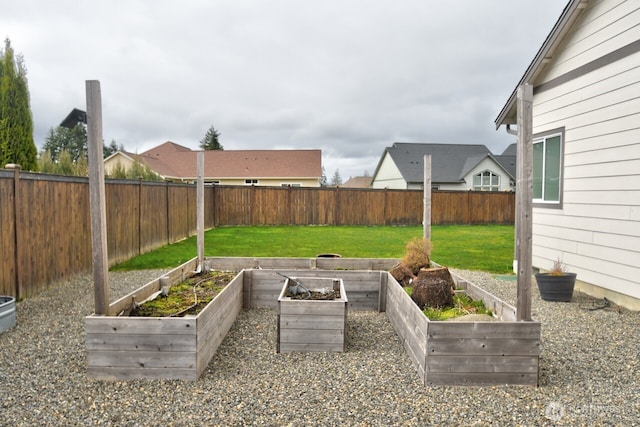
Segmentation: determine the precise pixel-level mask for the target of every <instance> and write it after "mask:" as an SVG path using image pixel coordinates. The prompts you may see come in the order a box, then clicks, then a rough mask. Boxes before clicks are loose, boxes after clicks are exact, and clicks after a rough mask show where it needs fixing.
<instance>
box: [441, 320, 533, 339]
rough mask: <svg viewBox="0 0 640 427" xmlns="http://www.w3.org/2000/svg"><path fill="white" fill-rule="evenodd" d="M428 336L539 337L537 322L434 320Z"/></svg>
mask: <svg viewBox="0 0 640 427" xmlns="http://www.w3.org/2000/svg"><path fill="white" fill-rule="evenodd" d="M429 338H435V339H438V338H451V339H453V338H485V339H488V338H514V339H539V338H540V323H539V322H434V321H431V322H430V323H429Z"/></svg>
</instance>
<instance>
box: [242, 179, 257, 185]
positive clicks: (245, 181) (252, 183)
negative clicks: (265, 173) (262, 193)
mask: <svg viewBox="0 0 640 427" xmlns="http://www.w3.org/2000/svg"><path fill="white" fill-rule="evenodd" d="M244 183H245V184H246V185H255V184H257V183H258V180H257V179H245V180H244Z"/></svg>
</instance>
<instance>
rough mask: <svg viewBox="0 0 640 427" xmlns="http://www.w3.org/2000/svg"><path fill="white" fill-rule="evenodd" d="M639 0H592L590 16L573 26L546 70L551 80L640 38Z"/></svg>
mask: <svg viewBox="0 0 640 427" xmlns="http://www.w3.org/2000/svg"><path fill="white" fill-rule="evenodd" d="M638 22H640V10H638V4H637V2H635V1H628V0H596V1H589V3H588V10H587V11H586V16H585V18H584V19H582V20H581V21H580V23H579V24H578V25H577V27H576V28H574V29H573V31H572V34H571V37H570V39H568V40H565V41H564V42H563V44H562V46H561V47H560V50H559V51H558V54H557V55H556V56H555V57H554V59H553V62H552V63H551V64H549V67H548V68H547V71H546V72H545V80H551V79H554V78H556V77H559V76H561V75H563V74H565V73H567V72H570V71H572V70H575V69H576V68H578V67H579V66H581V65H584V64H586V63H588V62H590V61H593V60H595V59H598V58H600V57H602V56H603V55H605V54H607V53H609V52H612V51H614V50H616V49H619V48H621V47H623V46H625V45H627V44H629V43H631V42H634V41H636V40H638V39H639V38H640V26H638V25H637V24H638Z"/></svg>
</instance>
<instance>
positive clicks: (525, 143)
mask: <svg viewBox="0 0 640 427" xmlns="http://www.w3.org/2000/svg"><path fill="white" fill-rule="evenodd" d="M517 96H518V98H517V111H518V117H517V125H518V144H517V148H518V153H517V154H518V155H517V171H516V172H517V173H516V175H517V182H516V214H517V216H516V230H517V234H516V255H517V256H516V259H517V264H518V285H517V286H518V289H517V298H516V319H517V320H531V275H532V261H531V252H532V242H531V239H532V234H533V221H532V213H533V203H532V198H533V141H532V139H533V86H532V85H530V84H528V83H527V84H524V85H521V86H520V87H518V93H517Z"/></svg>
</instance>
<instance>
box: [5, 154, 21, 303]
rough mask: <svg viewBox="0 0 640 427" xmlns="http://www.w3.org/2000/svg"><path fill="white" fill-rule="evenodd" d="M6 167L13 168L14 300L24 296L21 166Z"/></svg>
mask: <svg viewBox="0 0 640 427" xmlns="http://www.w3.org/2000/svg"><path fill="white" fill-rule="evenodd" d="M5 168H6V169H13V227H14V230H15V233H14V234H13V238H14V240H13V241H14V245H15V247H14V249H15V253H14V262H15V281H16V282H15V287H14V289H15V290H14V292H15V297H16V300H19V299H20V298H23V297H24V289H23V286H22V260H23V257H24V255H23V251H22V246H23V244H24V237H23V236H22V234H23V230H24V229H25V227H24V212H23V211H22V196H21V195H20V187H21V185H20V169H21V166H20V165H17V164H15V163H9V164H8V165H6V166H5Z"/></svg>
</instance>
